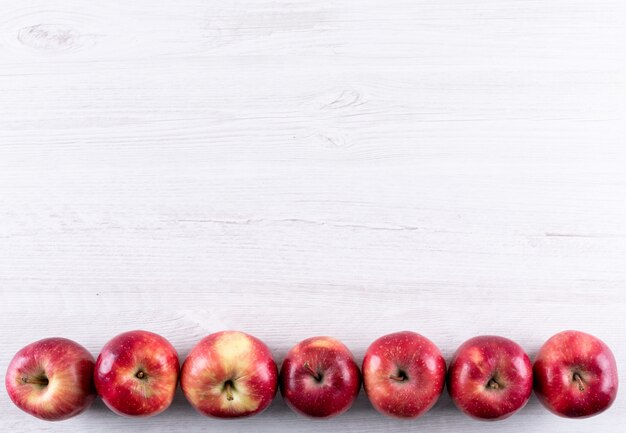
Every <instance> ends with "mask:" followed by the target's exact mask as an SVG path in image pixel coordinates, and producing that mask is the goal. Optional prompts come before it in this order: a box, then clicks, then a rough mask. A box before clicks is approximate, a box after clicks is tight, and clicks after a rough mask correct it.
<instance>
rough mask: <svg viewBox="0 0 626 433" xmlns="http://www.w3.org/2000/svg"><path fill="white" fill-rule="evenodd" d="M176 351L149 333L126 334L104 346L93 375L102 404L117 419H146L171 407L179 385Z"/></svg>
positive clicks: (163, 340) (162, 339) (131, 332)
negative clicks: (119, 417)
mask: <svg viewBox="0 0 626 433" xmlns="http://www.w3.org/2000/svg"><path fill="white" fill-rule="evenodd" d="M178 371H179V362H178V354H177V353H176V349H174V347H173V346H172V345H171V344H170V342H169V341H167V340H166V339H165V338H163V337H161V336H160V335H157V334H154V333H152V332H148V331H129V332H124V333H122V334H120V335H118V336H116V337H114V338H113V339H112V340H110V341H109V342H108V343H106V344H105V345H104V347H103V348H102V351H101V352H100V355H98V359H97V361H96V368H95V371H94V382H95V385H96V389H97V390H98V394H100V396H101V397H102V401H104V403H105V404H106V405H107V406H108V407H109V409H111V410H112V411H113V412H115V413H117V414H118V415H124V416H133V417H145V416H152V415H157V414H159V413H161V412H163V411H164V410H165V409H167V408H168V406H169V405H170V404H171V403H172V400H173V399H174V393H175V392H176V386H177V384H178Z"/></svg>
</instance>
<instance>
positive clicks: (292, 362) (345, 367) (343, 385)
mask: <svg viewBox="0 0 626 433" xmlns="http://www.w3.org/2000/svg"><path fill="white" fill-rule="evenodd" d="M360 388H361V375H360V372H359V367H358V366H357V365H356V363H355V362H354V357H353V356H352V353H351V352H350V350H348V348H347V347H346V346H344V345H343V343H341V342H340V341H338V340H336V339H334V338H331V337H312V338H308V339H306V340H304V341H301V342H300V343H298V344H297V345H296V346H294V347H293V348H292V349H291V350H290V351H289V352H288V353H287V356H286V358H285V360H284V361H283V365H282V367H281V370H280V392H281V394H282V395H283V398H284V399H285V401H286V402H287V405H288V406H289V407H291V408H292V409H293V410H294V411H296V412H298V413H300V414H303V415H307V416H311V417H316V418H327V417H332V416H336V415H339V414H341V413H343V412H345V411H346V410H348V409H349V408H350V406H352V403H353V402H354V400H355V399H356V397H357V395H358V394H359V389H360Z"/></svg>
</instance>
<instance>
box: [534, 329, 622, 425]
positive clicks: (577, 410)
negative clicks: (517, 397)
mask: <svg viewBox="0 0 626 433" xmlns="http://www.w3.org/2000/svg"><path fill="white" fill-rule="evenodd" d="M533 372H534V377H535V394H537V397H538V398H539V401H540V402H541V403H542V404H543V405H544V406H545V407H546V408H548V409H549V410H550V411H551V412H553V413H555V414H556V415H559V416H562V417H568V418H586V417H590V416H593V415H597V414H599V413H601V412H603V411H605V410H606V409H608V408H609V407H610V406H611V404H613V401H615V397H616V396H617V388H618V378H617V365H616V363H615V357H614V356H613V353H612V352H611V349H609V347H608V346H607V345H606V344H604V342H602V341H601V340H600V339H599V338H596V337H594V336H593V335H589V334H586V333H584V332H580V331H564V332H560V333H558V334H556V335H554V336H553V337H551V338H550V339H549V340H548V341H546V343H545V344H544V345H543V346H542V347H541V349H540V350H539V353H537V358H536V359H535V363H534V365H533Z"/></svg>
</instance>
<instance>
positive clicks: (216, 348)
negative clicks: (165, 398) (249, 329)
mask: <svg viewBox="0 0 626 433" xmlns="http://www.w3.org/2000/svg"><path fill="white" fill-rule="evenodd" d="M277 382H278V371H277V368H276V363H275V362H274V359H273V358H272V353H271V352H270V350H269V349H268V347H267V346H266V345H265V344H264V343H263V342H262V341H261V340H259V339H258V338H255V337H253V336H252V335H248V334H246V333H243V332H239V331H223V332H217V333H215V334H211V335H209V336H208V337H205V338H204V339H202V340H201V341H200V342H199V343H198V344H197V345H196V347H194V348H193V350H192V351H191V353H189V356H188V357H187V359H186V360H185V362H184V363H183V368H182V372H181V387H182V389H183V392H184V394H185V397H186V398H187V400H188V401H189V402H190V403H191V405H192V406H193V407H194V408H195V409H196V410H197V411H198V412H200V413H201V414H203V415H208V416H213V417H218V418H235V417H244V416H250V415H255V414H257V413H260V412H261V411H263V410H265V409H266V408H267V407H268V406H269V405H270V403H271V402H272V400H273V398H274V396H275V395H276V390H277V387H278V384H277Z"/></svg>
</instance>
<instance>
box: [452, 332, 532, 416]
mask: <svg viewBox="0 0 626 433" xmlns="http://www.w3.org/2000/svg"><path fill="white" fill-rule="evenodd" d="M532 387H533V378H532V366H531V364H530V359H529V358H528V355H527V354H526V352H524V349H522V348H521V347H520V346H519V345H518V344H517V343H515V342H514V341H511V340H509V339H508V338H504V337H496V336H492V335H485V336H480V337H474V338H471V339H469V340H467V341H466V342H465V343H463V344H462V345H461V347H459V348H458V350H457V351H456V353H455V354H454V357H453V359H452V362H451V364H450V369H449V371H448V392H449V393H450V397H452V401H454V403H455V404H456V406H457V407H458V408H459V409H460V410H461V411H463V412H465V413H466V414H467V415H469V416H471V417H474V418H477V419H482V420H499V419H504V418H508V417H509V416H511V415H513V414H514V413H515V412H517V411H518V410H520V409H521V408H522V407H524V405H525V404H526V403H527V402H528V399H529V398H530V394H531V392H532Z"/></svg>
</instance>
